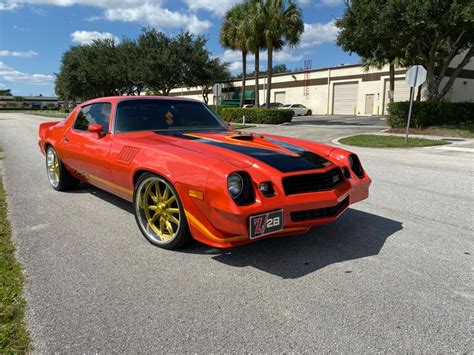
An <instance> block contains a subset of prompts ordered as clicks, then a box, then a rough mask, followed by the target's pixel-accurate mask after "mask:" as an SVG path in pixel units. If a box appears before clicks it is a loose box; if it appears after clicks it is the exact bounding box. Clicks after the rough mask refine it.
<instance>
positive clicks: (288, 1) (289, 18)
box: [263, 0, 304, 108]
mask: <svg viewBox="0 0 474 355" xmlns="http://www.w3.org/2000/svg"><path fill="white" fill-rule="evenodd" d="M263 15H264V19H265V26H264V31H263V35H264V38H265V46H266V47H267V53H268V60H267V65H268V79H267V97H266V105H267V108H269V107H270V97H271V88H272V68H273V51H279V50H281V49H282V48H283V47H284V46H285V45H286V46H288V47H290V48H292V47H294V46H296V45H298V44H299V42H300V38H301V35H302V33H303V31H304V23H303V18H302V14H301V8H300V7H299V6H298V5H296V4H295V3H294V2H293V1H292V0H265V2H264V4H263Z"/></svg>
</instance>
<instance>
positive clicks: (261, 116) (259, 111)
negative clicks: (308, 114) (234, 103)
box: [221, 107, 293, 124]
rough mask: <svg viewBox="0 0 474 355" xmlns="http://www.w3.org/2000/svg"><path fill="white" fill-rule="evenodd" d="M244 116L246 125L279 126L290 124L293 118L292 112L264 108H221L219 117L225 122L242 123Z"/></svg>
mask: <svg viewBox="0 0 474 355" xmlns="http://www.w3.org/2000/svg"><path fill="white" fill-rule="evenodd" d="M243 116H245V122H246V123H266V124H281V123H285V122H290V121H291V119H292V118H293V111H292V110H272V109H266V108H229V107H227V108H223V109H222V113H221V117H222V118H223V119H225V120H226V121H231V122H242V117H243Z"/></svg>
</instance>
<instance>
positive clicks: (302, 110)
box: [278, 104, 313, 116]
mask: <svg viewBox="0 0 474 355" xmlns="http://www.w3.org/2000/svg"><path fill="white" fill-rule="evenodd" d="M278 108H279V109H281V110H292V111H293V112H294V113H295V116H303V115H306V116H309V115H312V114H313V112H312V111H311V109H309V108H307V107H306V106H305V105H301V104H286V105H282V106H281V107H278Z"/></svg>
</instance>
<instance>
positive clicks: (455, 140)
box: [331, 128, 474, 153]
mask: <svg viewBox="0 0 474 355" xmlns="http://www.w3.org/2000/svg"><path fill="white" fill-rule="evenodd" d="M388 130H389V128H388V129H384V130H382V131H380V132H366V133H357V134H350V135H346V136H342V137H338V138H335V139H333V140H332V141H331V143H333V144H336V145H345V144H343V143H340V142H339V140H341V139H343V138H347V137H353V136H358V135H361V134H364V135H368V134H370V135H374V136H396V137H405V135H404V134H400V133H385V132H386V131H388ZM410 137H412V138H425V139H432V140H442V141H446V142H448V143H449V144H450V145H449V146H431V147H420V148H422V149H437V150H452V151H461V152H472V153H474V148H464V147H459V146H460V145H465V144H474V139H469V138H459V137H444V136H429V135H422V134H410ZM365 148H369V147H365ZM377 149H381V148H377ZM382 149H383V148H382ZM390 149H393V148H390Z"/></svg>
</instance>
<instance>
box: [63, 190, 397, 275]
mask: <svg viewBox="0 0 474 355" xmlns="http://www.w3.org/2000/svg"><path fill="white" fill-rule="evenodd" d="M70 193H90V194H92V195H93V196H95V197H97V198H100V199H102V200H104V201H107V202H109V203H111V204H113V205H114V206H116V207H118V208H121V209H122V210H124V211H127V212H129V213H131V214H133V206H132V204H131V203H129V202H127V201H125V200H122V199H121V198H119V197H116V196H115V195H112V194H110V193H108V192H105V191H102V190H100V189H97V188H95V187H93V186H90V185H87V184H81V185H80V186H79V188H78V189H76V190H72V191H70ZM401 229H403V226H402V223H401V222H399V221H396V220H393V219H390V218H385V217H382V216H378V215H375V214H372V213H368V212H364V211H360V210H356V209H352V208H349V209H348V210H347V211H346V212H345V213H344V214H343V215H342V216H341V217H340V218H339V219H338V220H337V221H336V222H334V223H331V224H327V225H322V226H317V227H314V228H312V229H311V230H310V231H309V232H307V233H305V234H301V235H294V236H288V237H280V238H273V239H264V240H260V241H255V242H253V243H250V244H246V245H243V246H239V247H235V248H229V249H217V248H213V247H210V246H207V245H205V244H201V243H199V242H196V241H192V242H190V243H189V244H187V245H186V246H185V247H183V248H181V249H179V250H177V251H175V252H178V253H191V254H203V255H210V256H211V257H212V259H213V260H215V261H217V262H220V263H223V264H226V265H228V266H231V267H247V266H251V267H254V268H256V269H259V270H262V271H264V272H268V273H270V274H272V275H275V276H278V277H281V278H284V279H297V278H300V277H303V276H305V275H308V274H310V273H313V272H315V271H318V270H320V269H322V268H324V267H326V266H329V265H332V264H337V263H341V262H344V261H349V260H355V259H361V258H365V257H368V256H374V255H378V254H379V253H380V251H381V250H382V248H383V246H384V244H385V242H386V241H387V239H388V238H390V237H391V236H392V235H394V234H395V233H396V232H398V231H400V230H401ZM137 233H140V232H139V231H138V228H137ZM345 272H347V273H350V272H352V270H350V269H347V270H345Z"/></svg>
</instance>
